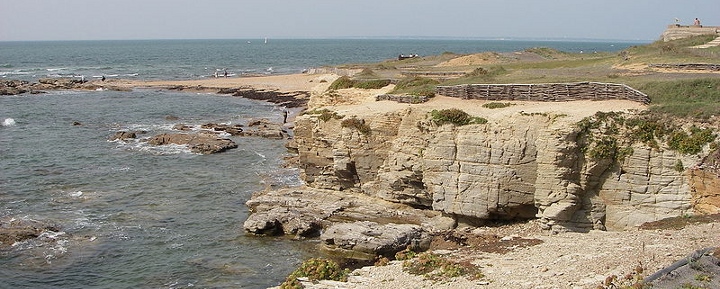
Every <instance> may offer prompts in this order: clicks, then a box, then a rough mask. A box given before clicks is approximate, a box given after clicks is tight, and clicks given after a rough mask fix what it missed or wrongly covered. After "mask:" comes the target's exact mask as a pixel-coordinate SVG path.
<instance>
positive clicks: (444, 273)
mask: <svg viewBox="0 0 720 289" xmlns="http://www.w3.org/2000/svg"><path fill="white" fill-rule="evenodd" d="M403 271H405V272H408V273H410V274H414V275H423V276H425V278H428V279H431V280H444V279H449V278H455V277H460V276H466V277H468V278H469V279H472V280H475V279H481V278H483V277H485V276H484V275H483V274H482V272H481V271H480V269H479V268H478V267H477V266H475V265H473V264H470V263H457V262H453V261H450V260H448V259H447V258H444V257H442V256H440V255H436V254H433V253H422V254H419V255H417V256H416V257H415V258H412V259H407V260H405V261H403Z"/></svg>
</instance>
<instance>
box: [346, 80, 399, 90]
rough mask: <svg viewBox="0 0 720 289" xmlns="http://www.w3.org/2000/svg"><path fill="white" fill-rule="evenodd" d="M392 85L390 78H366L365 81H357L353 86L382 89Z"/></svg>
mask: <svg viewBox="0 0 720 289" xmlns="http://www.w3.org/2000/svg"><path fill="white" fill-rule="evenodd" d="M388 85H390V79H372V80H364V81H357V82H355V84H354V85H353V87H356V88H361V89H380V88H383V87H386V86H388Z"/></svg>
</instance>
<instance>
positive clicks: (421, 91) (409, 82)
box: [390, 77, 440, 97]
mask: <svg viewBox="0 0 720 289" xmlns="http://www.w3.org/2000/svg"><path fill="white" fill-rule="evenodd" d="M439 83H440V82H439V81H437V80H434V79H430V78H423V77H410V78H405V79H403V80H400V81H399V82H398V83H397V84H396V85H395V88H394V89H393V91H391V92H390V93H391V94H393V93H394V94H402V93H407V94H410V95H420V96H429V97H432V96H435V86H437V85H438V84H439Z"/></svg>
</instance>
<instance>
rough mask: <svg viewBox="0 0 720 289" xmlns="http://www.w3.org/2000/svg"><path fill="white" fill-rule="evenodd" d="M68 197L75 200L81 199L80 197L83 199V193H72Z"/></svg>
mask: <svg viewBox="0 0 720 289" xmlns="http://www.w3.org/2000/svg"><path fill="white" fill-rule="evenodd" d="M68 195H70V196H71V197H73V198H79V197H82V195H83V192H82V191H77V192H70V193H69V194H68Z"/></svg>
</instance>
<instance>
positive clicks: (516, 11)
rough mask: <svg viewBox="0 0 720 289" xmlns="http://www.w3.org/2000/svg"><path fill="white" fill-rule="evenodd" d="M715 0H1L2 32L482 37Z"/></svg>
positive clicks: (45, 35)
mask: <svg viewBox="0 0 720 289" xmlns="http://www.w3.org/2000/svg"><path fill="white" fill-rule="evenodd" d="M695 17H698V18H700V20H701V21H702V23H703V24H705V25H717V26H720V0H594V1H589V0H442V1H431V0H0V41H6V40H86V39H206V38H223V39H224V38H230V39H237V38H240V39H246V38H253V39H258V38H263V37H270V38H337V37H407V36H428V37H479V38H486V37H490V38H498V37H504V38H528V37H532V38H590V39H622V40H656V39H658V38H659V36H660V34H661V33H662V32H663V30H664V29H665V27H666V26H667V25H668V24H672V23H674V21H675V20H674V19H675V18H679V19H680V23H681V24H691V23H692V21H693V19H694V18H695Z"/></svg>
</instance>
